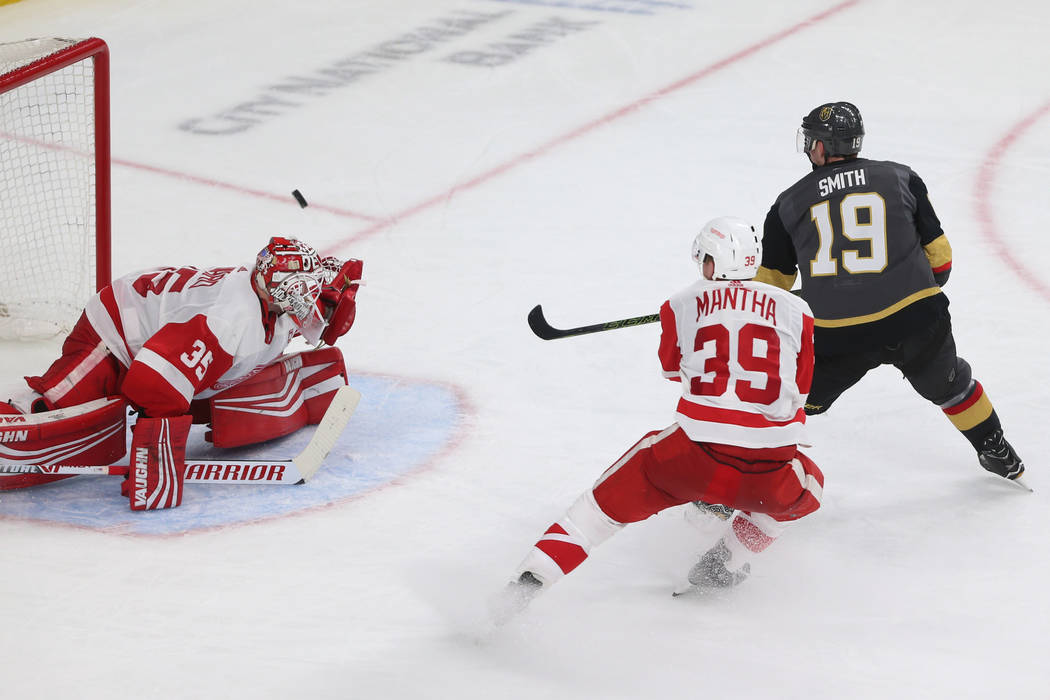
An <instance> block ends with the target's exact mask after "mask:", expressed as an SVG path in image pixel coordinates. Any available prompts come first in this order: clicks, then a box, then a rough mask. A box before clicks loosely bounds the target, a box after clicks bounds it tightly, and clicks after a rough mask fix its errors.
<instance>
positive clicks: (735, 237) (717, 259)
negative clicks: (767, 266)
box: [693, 216, 762, 280]
mask: <svg viewBox="0 0 1050 700" xmlns="http://www.w3.org/2000/svg"><path fill="white" fill-rule="evenodd" d="M708 255H710V256H711V259H712V260H713V261H714V264H715V271H714V275H713V279H716V280H749V279H751V278H752V277H754V276H755V273H757V272H758V266H759V264H760V263H761V262H762V238H761V237H760V236H759V234H758V232H757V231H755V227H754V226H752V225H751V224H749V223H748V222H746V221H744V220H743V219H738V218H737V217H735V216H720V217H719V218H717V219H712V220H711V221H708V222H707V223H706V224H704V227H703V228H702V229H700V233H698V234H697V236H696V238H695V239H694V240H693V260H695V261H696V264H697V265H699V266H700V270H701V272H702V271H703V269H704V258H705V257H706V256H708Z"/></svg>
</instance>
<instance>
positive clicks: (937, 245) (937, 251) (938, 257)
mask: <svg viewBox="0 0 1050 700" xmlns="http://www.w3.org/2000/svg"><path fill="white" fill-rule="evenodd" d="M922 249H923V251H925V253H926V257H927V258H929V260H930V267H931V268H933V269H934V270H936V269H937V268H939V267H943V266H944V265H947V264H949V263H951V261H952V246H951V244H949V243H948V237H947V236H945V235H944V234H941V235H940V236H937V237H936V238H934V239H933V240H932V241H930V242H929V243H927V244H926V245H924V246H923V247H922Z"/></svg>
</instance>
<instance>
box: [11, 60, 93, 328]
mask: <svg viewBox="0 0 1050 700" xmlns="http://www.w3.org/2000/svg"><path fill="white" fill-rule="evenodd" d="M96 41H97V40H96ZM80 44H82V42H81V41H80V40H76V39H31V40H27V41H20V42H14V43H0V246H2V249H3V253H2V256H0V258H2V260H3V265H2V267H0V338H5V339H8V338H20V337H25V338H29V337H42V336H47V335H54V334H56V333H60V332H63V331H65V330H68V329H69V328H71V327H72V324H73V323H74V322H75V321H76V319H77V317H78V316H79V314H80V311H81V309H82V308H83V306H84V303H85V302H86V301H87V299H88V297H89V296H90V295H91V294H92V293H93V292H94V291H95V277H96V257H97V255H98V250H97V248H96V236H97V235H98V224H99V222H98V220H97V218H98V217H97V209H96V207H97V203H98V197H99V196H100V195H99V192H98V191H97V188H96V184H97V177H98V176H99V172H98V171H99V168H101V167H104V168H106V169H107V173H106V175H107V178H106V181H107V182H108V168H109V163H108V152H107V153H106V154H104V155H105V159H104V160H102V161H101V163H100V160H99V156H98V154H97V153H96V137H95V121H96V114H95V111H96V105H95V64H94V60H93V58H92V56H90V55H88V56H85V57H84V58H83V59H80V60H75V61H74V62H72V63H71V64H70V65H67V66H64V67H58V66H61V64H62V62H63V61H64V60H65V56H66V55H67V54H76V53H77V51H75V49H76V48H77V47H78V45H80ZM56 67H57V69H56ZM107 94H108V93H107ZM107 118H108V115H107ZM107 133H108V132H107ZM106 145H107V148H108V143H107V144H106ZM104 196H105V197H107V198H108V196H109V194H108V190H107V191H105V192H104ZM107 206H108V202H107ZM105 225H106V227H107V228H106V231H105V235H106V237H107V238H106V240H107V243H106V245H105V254H106V255H107V256H108V221H106V222H105ZM107 281H108V280H107Z"/></svg>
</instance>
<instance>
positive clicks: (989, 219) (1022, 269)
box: [974, 102, 1050, 301]
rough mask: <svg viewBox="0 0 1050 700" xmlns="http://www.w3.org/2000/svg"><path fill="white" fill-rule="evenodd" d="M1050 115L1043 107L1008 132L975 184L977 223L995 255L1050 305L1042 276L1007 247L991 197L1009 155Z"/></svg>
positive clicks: (990, 153) (1049, 289)
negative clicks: (1003, 162)
mask: <svg viewBox="0 0 1050 700" xmlns="http://www.w3.org/2000/svg"><path fill="white" fill-rule="evenodd" d="M1048 112H1050V102H1047V103H1045V104H1043V106H1042V107H1040V108H1039V109H1037V110H1035V111H1034V112H1032V113H1031V114H1029V115H1028V116H1027V117H1025V118H1024V119H1022V120H1021V121H1020V122H1018V123H1017V124H1015V125H1014V126H1013V128H1011V129H1010V130H1009V131H1007V132H1006V135H1005V136H1003V137H1002V138H1001V139H999V140H998V141H996V142H995V145H993V146H992V147H991V149H990V150H989V151H988V154H987V155H986V156H985V157H984V161H982V163H981V167H980V168H979V169H978V171H977V180H976V182H975V183H974V199H976V202H977V203H976V207H977V222H978V223H979V224H980V227H981V233H982V234H983V235H984V236H985V237H986V238H987V239H988V240H989V241H990V242H991V244H992V248H993V249H994V250H995V254H996V255H997V256H999V259H1000V260H1002V261H1003V262H1004V263H1005V264H1006V266H1007V267H1009V268H1010V269H1011V270H1012V271H1013V272H1014V273H1015V274H1016V275H1017V276H1018V277H1020V278H1021V280H1022V281H1024V282H1025V283H1026V284H1027V285H1028V286H1030V287H1032V288H1033V289H1034V290H1035V291H1036V292H1038V293H1039V295H1040V296H1042V297H1043V299H1044V300H1046V301H1050V287H1048V286H1047V284H1046V282H1044V281H1043V280H1042V279H1041V277H1040V276H1039V275H1038V274H1036V273H1035V272H1033V271H1032V270H1031V269H1029V268H1028V267H1026V266H1025V264H1024V263H1023V262H1021V260H1020V259H1018V258H1017V256H1015V255H1014V253H1013V249H1012V248H1011V247H1010V246H1008V245H1007V244H1006V239H1005V238H1003V235H1002V233H1000V231H999V228H998V227H997V226H996V224H995V217H994V216H993V214H992V198H991V195H992V190H993V189H994V187H995V176H996V173H997V171H998V169H999V164H1000V163H1001V162H1002V160H1003V157H1004V155H1005V154H1006V152H1007V151H1008V150H1010V148H1011V147H1012V146H1013V145H1014V144H1015V143H1016V142H1017V141H1018V139H1020V138H1021V136H1022V135H1024V133H1025V132H1026V131H1028V130H1029V129H1030V128H1031V127H1032V126H1033V125H1034V124H1035V123H1036V122H1038V121H1039V120H1040V119H1042V118H1043V117H1044V116H1046V114H1047V113H1048Z"/></svg>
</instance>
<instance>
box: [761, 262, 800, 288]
mask: <svg viewBox="0 0 1050 700" xmlns="http://www.w3.org/2000/svg"><path fill="white" fill-rule="evenodd" d="M796 277H798V272H794V273H792V274H790V275H785V274H784V273H783V272H781V271H780V270H774V269H772V268H769V267H759V268H758V272H756V273H755V281H756V282H765V283H766V284H771V285H773V286H774V287H780V288H781V289H786V290H787V291H791V288H792V287H793V286H795V278H796Z"/></svg>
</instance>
